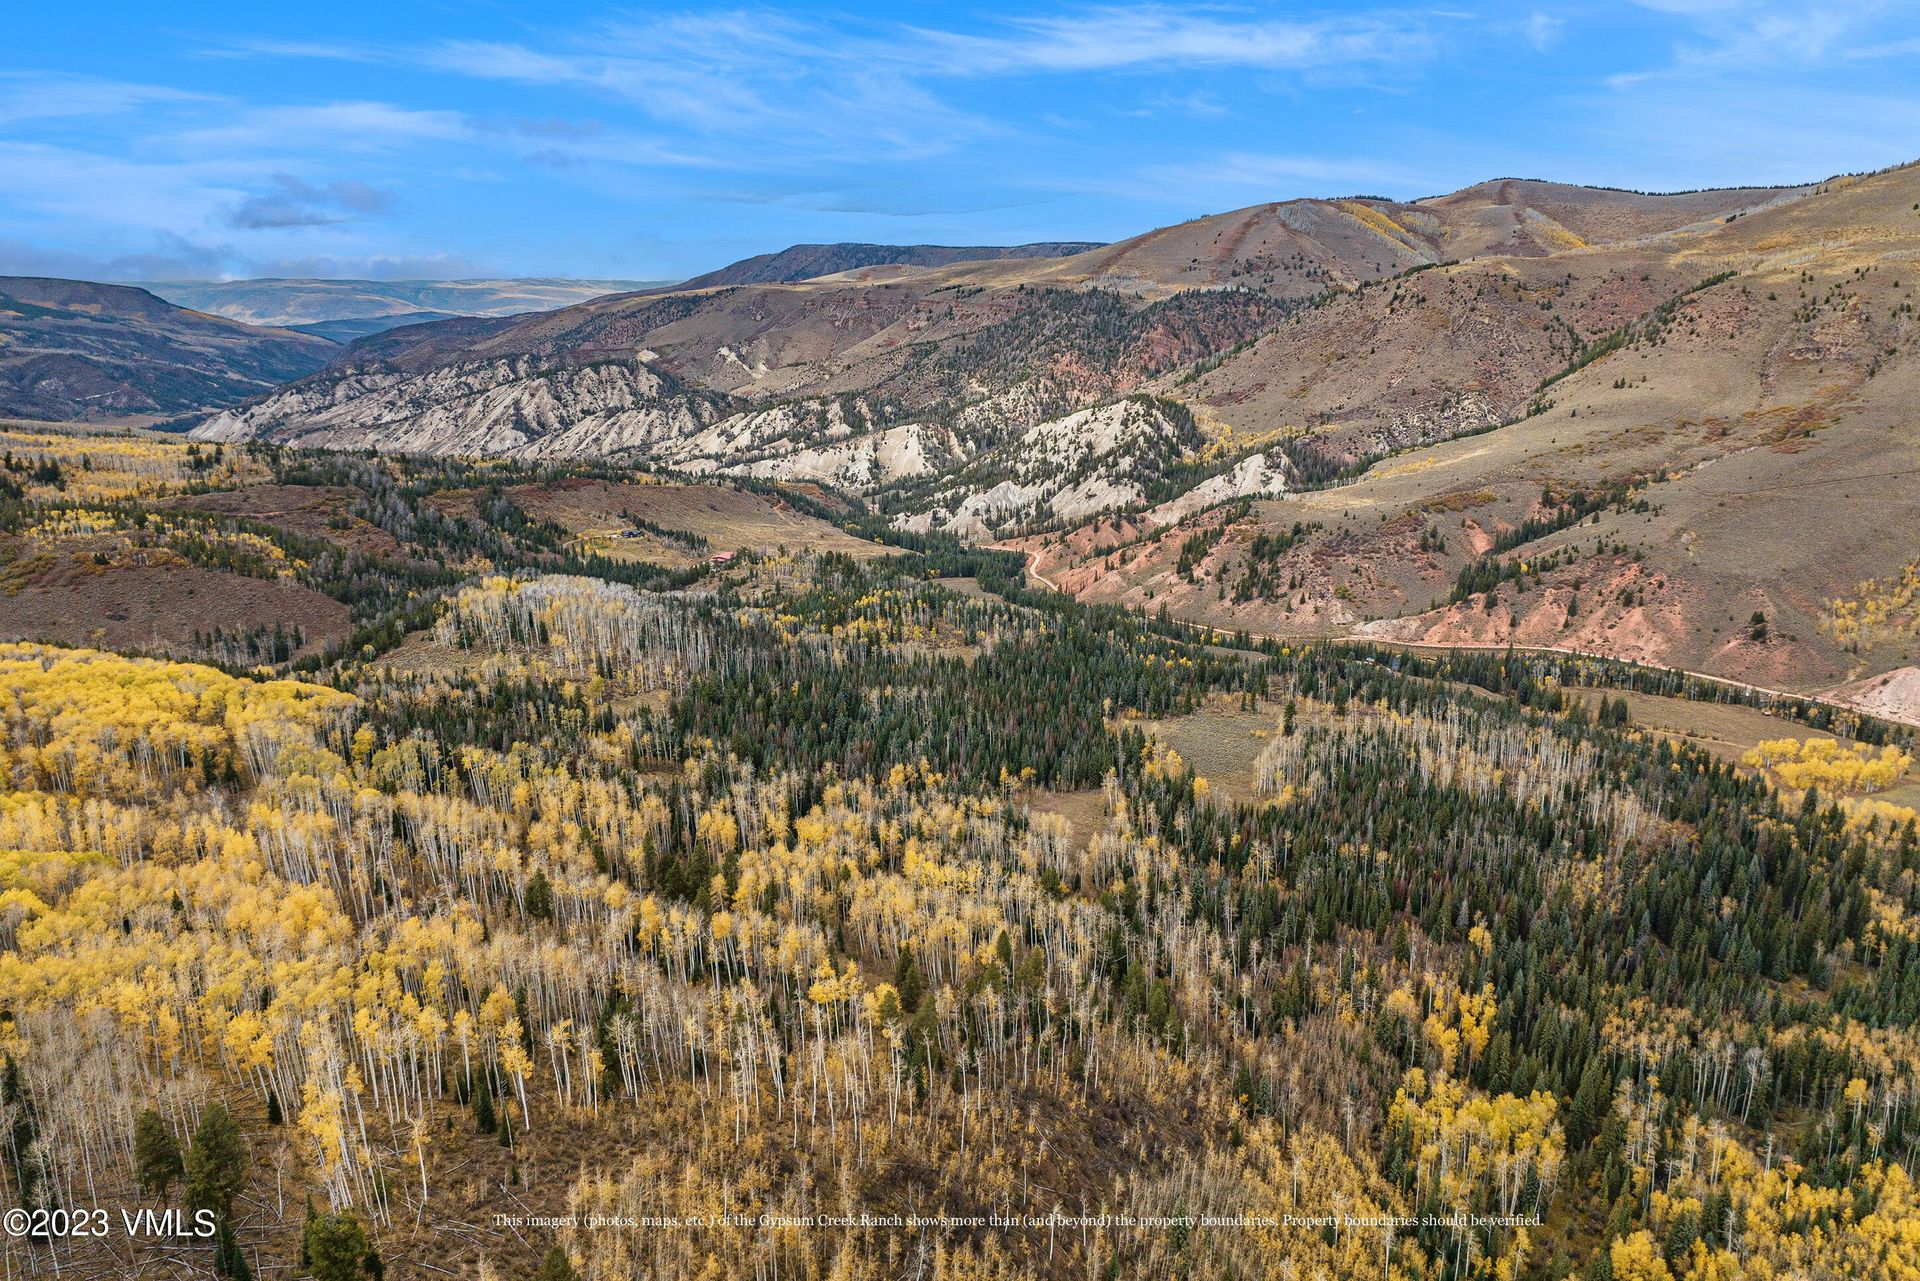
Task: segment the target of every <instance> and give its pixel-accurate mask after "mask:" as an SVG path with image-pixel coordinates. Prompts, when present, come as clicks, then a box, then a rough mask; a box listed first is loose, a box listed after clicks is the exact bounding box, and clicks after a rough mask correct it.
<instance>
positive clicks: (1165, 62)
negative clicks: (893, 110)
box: [899, 5, 1434, 75]
mask: <svg viewBox="0 0 1920 1281" xmlns="http://www.w3.org/2000/svg"><path fill="white" fill-rule="evenodd" d="M914 34H915V36H916V37H917V42H910V43H908V44H906V45H905V46H903V47H901V49H900V52H899V56H901V57H903V58H905V59H909V60H916V61H920V62H921V64H922V65H923V66H924V67H925V68H927V69H929V70H934V71H940V72H943V73H946V74H951V75H1005V74H1014V73H1021V72H1086V71H1121V70H1135V69H1151V68H1164V67H1210V68H1229V67H1239V68H1250V69H1257V70H1266V71H1302V70H1307V71H1321V70H1326V69H1329V68H1333V67H1339V66H1346V65H1354V64H1362V63H1377V62H1401V61H1404V60H1406V59H1408V58H1412V57H1417V56H1422V55H1425V54H1427V53H1430V52H1431V51H1432V49H1433V45H1434V37H1433V35H1432V33H1431V32H1430V30H1428V29H1427V27H1426V26H1425V24H1424V22H1422V21H1421V20H1420V19H1418V18H1417V17H1415V16H1413V15H1411V14H1410V13H1408V12H1398V13H1394V12H1389V13H1387V14H1382V15H1355V16H1350V17H1340V18H1325V19H1320V20H1316V21H1310V22H1302V21H1296V20H1291V19H1284V18H1246V17H1238V16H1229V15H1227V14H1222V13H1206V12H1196V11H1195V10H1193V9H1189V8H1172V7H1163V6H1159V5H1148V6H1132V7H1108V8H1097V9H1088V10H1084V11H1082V12H1079V13H1074V14H1070V15H1066V16H1061V17H1034V18H1010V19H1005V20H1003V27H1002V29H1001V30H998V31H989V32H987V33H985V34H978V35H976V34H957V33H953V32H946V31H935V30H928V29H924V28H922V29H918V30H917V31H916V32H915V33H914ZM927 55H931V56H930V57H929V56H927Z"/></svg>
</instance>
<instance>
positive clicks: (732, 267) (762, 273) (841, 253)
mask: <svg viewBox="0 0 1920 1281" xmlns="http://www.w3.org/2000/svg"><path fill="white" fill-rule="evenodd" d="M1097 248H1099V246H1098V245H1096V244H1094V243H1091V242H1089V241H1085V240H1060V241H1046V242H1043V243H1038V244H1030V245H867V244H855V243H851V242H840V243H837V244H830V245H789V246H788V247H787V248H785V249H782V250H781V251H780V252H779V253H772V254H756V255H754V256H753V257H751V258H742V259H741V260H740V261H739V262H735V263H729V264H728V265H726V266H725V267H721V268H719V269H718V270H716V271H709V272H707V273H705V274H704V275H699V276H695V277H694V278H693V279H691V280H683V281H681V282H680V283H679V284H677V285H675V286H673V288H675V289H677V290H678V289H717V288H722V287H725V286H729V285H777V284H784V283H788V282H791V281H796V280H812V279H814V278H815V277H818V276H832V275H837V274H839V273H840V272H843V271H855V270H858V269H859V268H862V267H883V266H899V267H945V266H948V265H950V264H952V263H957V262H978V261H984V260H989V259H1026V258H1059V257H1064V256H1065V255H1068V254H1077V253H1084V252H1086V251H1087V250H1089V249H1097Z"/></svg>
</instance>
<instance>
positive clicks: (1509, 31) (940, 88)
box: [0, 0, 1920, 279]
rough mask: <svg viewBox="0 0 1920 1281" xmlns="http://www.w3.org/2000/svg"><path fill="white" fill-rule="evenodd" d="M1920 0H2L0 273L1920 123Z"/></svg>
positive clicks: (688, 225) (1278, 185) (1895, 141)
mask: <svg viewBox="0 0 1920 1281" xmlns="http://www.w3.org/2000/svg"><path fill="white" fill-rule="evenodd" d="M1917 10H1920V6H1916V5H1913V4H1911V3H1892V2H1886V3H1881V2H1877V0H1856V2H1854V3H1843V4H1788V3H1771V2H1769V0H1638V2H1637V3H1629V2H1627V0H1582V2H1577V3H1576V2H1571V0H1569V2H1567V3H1555V2H1552V0H1541V2H1540V3H1520V4H1496V3H1488V4H1476V3H1457V4H1449V3H1446V0H1440V2H1439V3H1437V4H1435V5H1433V6H1431V7H1428V6H1408V5H1383V6H1360V5H1343V6H1308V5H1293V4H1277V5H1258V4H1222V5H1184V6H1169V5H1130V4H1121V5H1098V6H1034V5H1023V4H1001V3H996V2H995V0H983V2H982V3H979V4H968V5H948V4H939V3H923V4H917V5H914V4H899V3H895V4H858V3H854V4H844V5H838V6H834V7H830V8H829V7H804V8H803V7H796V6H792V5H783V6H775V7H766V8H741V7H734V6H728V7H711V6H694V5H672V4H654V5H643V6H635V7H629V8H611V7H607V6H604V5H597V4H578V3H571V2H569V0H549V2H548V3H542V4H538V5H535V4H524V5H515V4H507V3H500V2H498V0H495V2H492V3H487V2H481V3H460V4H456V3H417V4H416V3H406V2H405V0H387V2H385V3H380V4H367V3H359V2H358V0H337V2H335V3H330V4H326V5H279V4H260V3H257V2H255V3H248V4H245V5H237V4H236V5H224V4H195V3H190V2H185V3H176V4H170V5H153V4H150V3H145V2H144V0H143V3H140V4H137V5H136V4H121V3H114V2H108V3H78V4H63V5H32V6H23V5H15V6H9V12H8V15H7V25H8V28H9V30H8V35H7V40H6V41H5V44H6V48H5V50H4V52H0V273H37V274H52V275H71V276H82V277H89V278H95V279H138V278H153V277H159V276H184V277H222V276H246V275H268V274H277V275H324V276H360V275H369V276H376V277H403V276H432V277H446V276H470V275H569V276H587V277H596V278H626V279H650V278H665V277H675V278H677V277H683V276H686V275H689V274H692V273H695V272H699V271H703V270H706V269H708V268H711V267H714V266H718V265H720V264H722V263H724V262H727V261H730V260H732V259H735V258H738V257H742V256H744V255H747V254H751V253H758V252H764V251H767V250H772V249H777V248H780V247H783V246H785V245H787V244H791V243H794V242H799V241H825V240H873V241H884V242H892V243H939V244H997V243H1010V242H1020V241H1028V240H1051V239H1089V240H1110V239H1118V238H1120V237H1123V236H1127V235H1131V234H1134V233H1136V232H1139V231H1143V230H1146V229H1148V228H1150V227H1154V226H1161V225H1165V224H1167V223H1172V222H1178V221H1181V220H1182V219H1185V218H1189V217H1193V216H1196V215H1199V214H1204V213H1210V212H1217V211H1220V210H1223V209H1231V208H1236V207H1239V206H1243V205H1249V204H1256V203H1259V202H1262V201H1267V200H1279V199H1287V198H1290V197H1295V196H1310V195H1349V194H1379V195H1387V196H1394V197H1402V198H1405V197H1415V196H1420V195H1428V194H1433V193H1436V192H1441V191H1447V190H1451V189H1454V188H1457V187H1461V186H1465V185H1467V184H1469V183H1472V182H1475V181H1479V180H1481V179H1484V178H1490V177H1498V176H1525V177H1543V178H1552V179H1558V180H1563V181H1574V182H1590V183H1600V184H1606V185H1613V186H1625V187H1636V188H1641V189H1658V190H1667V189H1675V188H1687V187H1697V186H1711V185H1730V184H1744V183H1771V182H1794V181H1804V180H1810V179H1815V178H1820V177H1824V176H1827V175H1829V174H1831V173H1835V172H1848V171H1854V170H1860V169H1869V168H1877V167H1880V166H1883V165H1887V164H1892V163H1897V162H1901V161H1906V160H1912V159H1916V158H1920V12H1916V11H1917Z"/></svg>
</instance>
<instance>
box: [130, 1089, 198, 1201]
mask: <svg viewBox="0 0 1920 1281" xmlns="http://www.w3.org/2000/svg"><path fill="white" fill-rule="evenodd" d="M185 1173H186V1166H185V1164H184V1163H183V1162H182V1161H181V1159H180V1140H178V1139H176V1138H174V1137H173V1131H172V1130H171V1129H170V1128H169V1127H168V1126H167V1122H166V1120H165V1118H163V1117H162V1116H161V1115H160V1114H159V1113H158V1112H156V1111H154V1110H153V1109H152V1108H148V1109H147V1110H146V1111H144V1112H142V1113H141V1114H140V1115H139V1117H138V1118H137V1119H136V1120H135V1121H134V1123H133V1174H134V1178H135V1180H136V1181H138V1183H139V1184H140V1192H141V1194H142V1195H143V1196H150V1197H164V1196H166V1195H167V1189H168V1188H170V1187H172V1186H173V1181H174V1180H175V1179H177V1178H180V1177H181V1176H182V1175H183V1174H185Z"/></svg>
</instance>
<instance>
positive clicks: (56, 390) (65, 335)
mask: <svg viewBox="0 0 1920 1281" xmlns="http://www.w3.org/2000/svg"><path fill="white" fill-rule="evenodd" d="M339 350H340V349H339V347H338V346H337V345H335V344H334V343H331V342H329V341H327V340H326V339H324V338H318V337H314V336H312V335H308V334H299V333H293V332H290V331H288V330H283V329H262V328H256V327H255V326H252V325H244V324H240V323H238V322H236V321H232V320H226V319H222V318H220V317H217V316H208V315H203V314H201V313H199V312H196V311H189V310H186V309H184V308H181V307H175V306H172V305H171V304H169V303H166V302H162V301H161V300H160V299H158V298H156V297H154V296H153V295H152V294H150V293H148V292H147V291H146V290H144V289H136V288H133V287H131V286H127V285H96V284H89V283H86V282H83V281H75V280H49V279H44V278H41V277H31V276H0V414H4V415H11V416H14V417H21V418H38V419H49V420H56V421H67V420H98V419H112V418H126V417H142V416H145V417H167V416H172V415H177V414H182V413H189V412H192V411H195V410H204V409H208V408H211V407H215V406H220V405H230V404H233V403H234V402H236V401H239V400H243V399H245V398H247V397H249V396H257V395H259V394H260V393H261V392H263V391H265V390H266V389H268V388H269V387H272V386H273V385H274V384H276V383H282V382H286V381H287V380H289V379H293V378H298V377H300V376H301V375H303V374H307V373H311V372H312V371H314V370H316V369H318V368H320V367H321V366H322V365H324V364H326V363H327V361H328V360H330V359H332V358H333V357H334V356H335V355H337V354H338V352H339Z"/></svg>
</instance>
